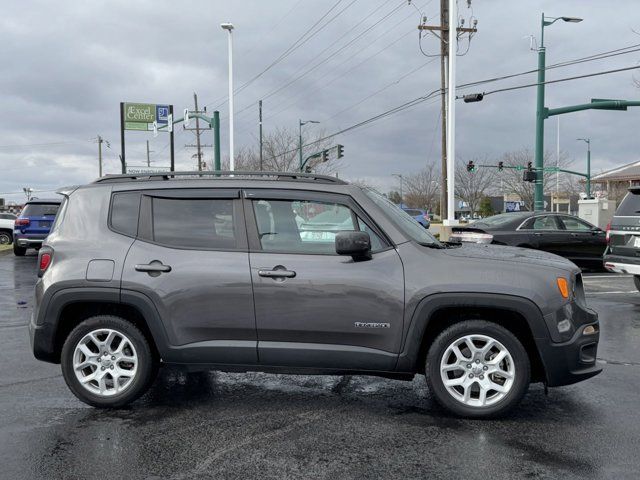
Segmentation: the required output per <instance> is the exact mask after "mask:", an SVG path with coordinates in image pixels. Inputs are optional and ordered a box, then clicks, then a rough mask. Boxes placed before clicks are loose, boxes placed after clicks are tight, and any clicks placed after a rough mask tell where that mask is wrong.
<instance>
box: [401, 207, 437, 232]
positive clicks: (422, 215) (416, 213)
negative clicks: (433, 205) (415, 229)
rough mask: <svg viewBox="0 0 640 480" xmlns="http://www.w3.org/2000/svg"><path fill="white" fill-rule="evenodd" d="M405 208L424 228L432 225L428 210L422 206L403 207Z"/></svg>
mask: <svg viewBox="0 0 640 480" xmlns="http://www.w3.org/2000/svg"><path fill="white" fill-rule="evenodd" d="M403 210H404V211H405V212H407V213H408V214H409V215H410V216H412V217H413V218H415V219H416V220H417V222H418V223H419V224H420V225H422V226H423V227H424V228H429V226H430V225H431V218H430V217H429V213H428V212H427V211H426V210H422V209H420V208H403Z"/></svg>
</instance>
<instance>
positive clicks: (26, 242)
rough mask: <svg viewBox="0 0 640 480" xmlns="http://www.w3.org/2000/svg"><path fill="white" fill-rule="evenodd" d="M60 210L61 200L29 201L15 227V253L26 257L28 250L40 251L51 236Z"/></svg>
mask: <svg viewBox="0 0 640 480" xmlns="http://www.w3.org/2000/svg"><path fill="white" fill-rule="evenodd" d="M59 208H60V200H57V199H52V200H44V199H33V200H29V201H28V202H27V203H26V204H25V206H24V208H23V209H22V212H20V215H19V216H18V218H16V221H15V223H14V226H13V253H14V254H16V255H17V256H18V257H22V256H24V254H25V253H27V249H28V248H35V249H39V248H40V247H41V246H42V241H43V240H44V239H45V238H46V237H47V235H49V231H50V230H51V225H53V221H54V220H55V219H56V214H57V213H58V209H59Z"/></svg>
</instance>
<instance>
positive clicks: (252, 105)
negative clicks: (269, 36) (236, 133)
mask: <svg viewBox="0 0 640 480" xmlns="http://www.w3.org/2000/svg"><path fill="white" fill-rule="evenodd" d="M403 5H404V0H403V1H402V2H401V3H400V4H399V5H398V6H396V7H394V8H393V9H392V10H391V11H390V12H388V13H387V14H386V15H385V16H383V17H382V18H381V19H380V20H378V21H377V22H375V23H374V24H372V25H370V26H369V27H368V28H367V29H365V30H364V31H362V32H361V33H360V34H358V35H357V36H356V37H354V38H352V39H351V40H350V41H349V42H347V43H346V44H344V45H343V46H342V47H340V48H339V49H338V50H336V51H334V52H333V53H331V54H330V55H328V56H327V57H326V58H325V59H323V60H321V61H319V62H318V63H316V64H315V65H314V66H312V67H311V68H310V69H308V70H307V71H305V72H304V73H302V74H301V75H298V76H297V77H295V78H293V79H291V80H290V81H288V82H287V83H285V84H284V85H282V86H280V87H278V88H276V89H274V90H272V91H271V92H269V93H267V94H265V95H261V96H260V98H261V99H262V100H266V99H268V98H270V97H272V96H273V95H276V94H277V93H279V92H281V91H282V90H284V89H285V88H287V87H289V86H291V85H293V84H294V83H296V82H297V81H298V80H300V79H302V78H304V77H306V76H307V75H309V74H310V73H311V72H313V71H314V70H315V69H317V68H318V67H319V66H321V65H322V64H324V63H326V62H328V61H329V60H331V59H332V58H334V57H335V56H336V55H337V54H339V53H340V52H341V51H343V50H344V49H345V48H347V47H348V46H350V45H352V44H353V43H354V42H355V41H357V40H358V39H360V38H361V37H362V36H363V35H364V34H366V33H367V32H369V31H370V30H371V29H373V28H374V27H376V26H377V25H378V24H380V23H381V22H382V21H384V20H386V19H387V18H388V17H390V16H391V15H393V14H394V13H396V12H397V11H398V10H399V9H400V8H402V6H403ZM254 105H255V102H252V103H251V104H249V105H247V106H246V107H244V108H242V109H241V110H239V111H238V112H237V114H240V113H242V112H244V111H246V110H248V109H250V108H253V107H254Z"/></svg>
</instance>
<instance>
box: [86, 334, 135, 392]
mask: <svg viewBox="0 0 640 480" xmlns="http://www.w3.org/2000/svg"><path fill="white" fill-rule="evenodd" d="M138 363H139V362H138V355H137V352H136V349H135V347H134V346H133V342H132V341H131V340H130V339H129V338H128V337H127V336H126V335H124V334H123V333H121V332H118V331H117V330H113V329H109V328H101V329H98V330H93V331H92V332H89V333H87V334H86V335H85V336H84V337H82V339H81V340H80V341H79V342H78V344H77V345H76V347H75V349H74V352H73V371H74V373H75V375H76V378H77V379H78V381H79V382H80V384H81V385H82V386H83V387H84V388H85V389H86V390H88V391H89V392H91V393H93V394H94V395H99V396H102V397H109V396H113V395H116V394H119V393H122V392H123V391H124V390H126V389H127V388H128V387H129V386H131V384H132V383H133V380H134V379H135V376H136V373H137V371H138Z"/></svg>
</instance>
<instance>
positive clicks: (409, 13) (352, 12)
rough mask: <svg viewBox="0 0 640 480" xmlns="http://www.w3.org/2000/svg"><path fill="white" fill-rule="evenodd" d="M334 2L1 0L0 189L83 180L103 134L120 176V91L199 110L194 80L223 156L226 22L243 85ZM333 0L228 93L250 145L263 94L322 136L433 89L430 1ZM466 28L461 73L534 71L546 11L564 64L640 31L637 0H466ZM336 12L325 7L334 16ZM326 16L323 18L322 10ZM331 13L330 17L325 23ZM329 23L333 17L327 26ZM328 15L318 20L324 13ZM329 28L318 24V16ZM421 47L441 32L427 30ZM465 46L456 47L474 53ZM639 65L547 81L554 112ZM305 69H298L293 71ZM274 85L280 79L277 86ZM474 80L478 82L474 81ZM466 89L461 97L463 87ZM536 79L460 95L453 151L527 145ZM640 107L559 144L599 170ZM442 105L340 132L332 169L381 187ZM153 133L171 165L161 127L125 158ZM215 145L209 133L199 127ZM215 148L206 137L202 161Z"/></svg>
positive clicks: (613, 64) (554, 58)
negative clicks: (421, 26) (421, 29)
mask: <svg viewBox="0 0 640 480" xmlns="http://www.w3.org/2000/svg"><path fill="white" fill-rule="evenodd" d="M336 2H337V0H270V1H264V0H233V1H232V0H208V1H204V0H202V1H190V0H185V1H181V2H175V1H172V2H170V1H166V0H154V1H151V0H109V1H106V0H103V1H98V0H92V1H90V2H79V1H70V0H59V1H56V2H51V1H45V0H41V1H36V0H4V1H3V2H2V6H3V9H2V10H3V11H2V16H1V17H0V60H2V65H3V68H2V74H1V75H0V105H2V116H1V117H0V194H1V195H0V196H2V197H5V198H6V199H8V200H20V199H22V198H23V195H22V194H21V193H15V192H21V191H22V188H23V187H25V186H29V187H31V188H33V189H34V190H37V191H43V192H42V193H41V196H46V195H47V192H45V191H46V190H52V189H55V188H56V187H59V186H61V185H68V184H77V183H83V182H87V181H91V180H92V179H94V178H95V177H97V174H98V166H97V145H96V143H95V137H96V136H97V135H98V134H100V135H102V136H103V137H104V138H105V139H106V140H108V141H109V142H110V145H111V148H110V149H108V148H105V150H104V169H105V172H106V173H119V169H120V164H119V160H118V154H119V153H120V146H119V145H120V138H119V137H120V133H119V102H121V101H130V102H148V103H167V104H173V105H174V106H175V108H176V111H178V112H181V111H182V110H183V109H184V108H185V107H191V106H192V101H193V97H192V95H193V92H197V93H198V96H199V100H200V103H201V105H202V104H206V105H207V108H208V110H209V111H211V110H212V109H214V108H216V107H218V108H219V110H220V112H221V115H222V117H223V120H224V121H223V129H222V132H221V134H222V154H223V156H224V155H226V153H227V152H228V129H227V123H226V117H227V104H226V103H224V102H225V99H226V92H227V37H226V32H224V31H223V30H222V29H221V28H220V26H219V25H220V23H221V22H225V21H229V22H232V23H234V25H235V27H236V29H235V30H234V42H235V45H234V47H235V48H234V61H235V82H236V86H240V85H242V84H243V83H245V82H247V81H248V80H250V79H252V78H253V77H255V76H256V75H257V74H259V73H261V72H262V71H263V70H265V68H266V67H268V66H269V65H270V64H271V63H272V62H274V60H276V59H278V57H280V56H281V55H282V54H283V53H284V52H286V51H287V50H288V49H290V47H291V46H292V45H295V42H296V40H298V39H299V38H300V37H301V36H302V35H304V34H305V32H308V31H309V29H310V28H311V27H312V26H313V25H314V24H315V23H316V22H317V21H318V20H319V19H320V18H321V17H322V16H323V15H324V14H325V13H326V12H327V11H328V10H329V9H330V8H331V7H333V6H334V5H336ZM411 3H412V4H411V5H409V4H408V2H407V1H406V0H405V1H400V0H355V1H354V0H342V1H340V2H338V3H337V5H336V6H335V8H334V9H333V10H331V12H330V13H329V14H328V15H327V16H326V17H325V19H324V21H322V22H321V23H320V24H318V26H317V27H316V29H315V30H312V32H314V31H316V30H318V28H320V27H322V28H321V30H319V31H318V32H317V33H316V34H314V35H312V36H310V35H307V37H304V38H308V40H307V41H306V42H305V43H304V44H303V45H302V46H300V47H299V48H297V49H295V50H294V51H292V52H291V53H290V54H289V55H287V56H286V58H284V59H283V60H281V61H280V62H278V63H277V64H276V65H274V66H273V67H272V68H270V69H269V70H268V71H266V72H265V73H263V74H262V75H261V76H260V77H259V78H258V79H257V80H255V81H253V82H251V83H250V84H249V85H247V86H246V88H244V89H243V90H242V91H241V92H239V93H238V94H237V96H236V100H235V101H236V112H237V113H236V145H237V147H236V148H240V147H242V146H254V147H255V146H256V144H257V132H258V127H257V101H258V99H260V98H264V99H265V100H264V117H265V122H264V128H265V131H267V132H268V131H271V130H273V129H274V128H276V127H277V126H283V127H289V128H297V122H298V119H299V118H302V119H313V120H318V121H320V122H321V124H320V125H310V126H309V128H314V129H322V130H323V131H324V132H326V133H328V134H330V133H334V132H336V131H339V130H341V129H344V128H347V127H349V126H351V125H354V124H357V123H359V122H361V121H362V120H366V119H368V118H370V117H373V116H375V115H377V114H379V113H381V112H384V111H386V110H388V109H390V108H393V107H395V106H398V105H401V104H403V103H405V102H407V101H409V100H412V99H414V98H417V97H419V96H421V95H425V94H427V93H429V92H432V91H433V90H435V89H437V88H439V85H440V83H439V79H440V76H439V61H438V59H437V58H435V59H434V58H430V57H426V56H424V55H423V54H422V53H421V52H420V49H419V45H418V33H417V30H416V26H417V24H418V23H419V19H420V17H421V14H420V13H419V12H422V15H426V16H427V18H428V23H438V12H439V0H431V1H429V0H412V2H411ZM459 4H460V5H459V6H460V15H461V17H462V18H465V20H466V21H467V24H468V22H469V19H470V18H473V17H475V18H476V19H477V20H478V30H479V31H478V33H477V34H476V36H475V37H474V38H473V40H472V42H471V45H470V48H469V51H468V53H467V54H466V55H464V56H460V57H458V84H463V83H468V82H473V81H477V80H484V79H487V78H492V77H498V76H502V75H508V74H513V73H519V72H523V71H527V70H530V69H534V68H536V54H535V53H534V52H532V51H531V50H530V40H529V36H530V35H535V36H539V23H540V14H541V12H543V11H544V12H545V13H546V14H547V15H551V16H561V15H568V16H576V17H582V18H584V21H583V22H582V23H577V24H573V23H563V22H557V23H556V24H554V25H553V26H551V27H549V28H547V29H546V31H545V45H546V47H547V63H548V64H553V63H559V62H564V61H569V60H573V59H578V58H583V57H587V56H590V55H593V54H597V53H601V52H606V51H610V50H614V49H619V48H624V47H628V46H631V45H636V44H640V35H638V34H636V33H635V32H634V30H635V31H640V4H639V3H638V2H637V0H635V1H634V0H610V1H607V2H605V1H595V0H591V1H584V0H580V1H578V0H575V1H568V0H567V1H563V2H557V1H551V0H549V1H527V2H524V1H514V0H473V1H472V9H469V8H467V1H466V0H464V1H463V0H460V2H459ZM334 17H335V18H334ZM332 18H333V19H332ZM331 19H332V20H331ZM328 20H331V21H330V22H329V23H327V21H328ZM325 24H326V25H325ZM323 25H324V26H323ZM422 47H423V50H424V51H425V53H436V52H437V49H438V42H437V40H436V39H435V38H434V37H431V36H427V37H425V38H424V39H423V41H422ZM466 47H467V45H466V43H463V44H461V45H460V50H461V51H464V50H466ZM639 59H640V51H639V52H633V53H630V54H625V55H619V56H615V57H609V58H606V59H602V60H597V61H589V62H583V63H580V64H576V65H571V66H568V67H563V68H556V69H553V70H550V71H549V72H548V74H547V80H553V79H559V78H564V77H570V76H575V75H582V74H588V73H593V72H598V71H603V70H611V69H615V68H621V67H628V66H634V65H638V64H639V63H638V60H639ZM634 76H635V78H638V79H640V72H638V71H627V72H622V73H616V74H612V75H606V76H599V77H592V78H586V79H581V80H575V81H571V82H564V83H558V84H554V85H550V86H548V88H547V105H548V106H549V107H556V106H564V105H571V104H576V103H585V102H588V101H589V99H590V98H594V97H595V98H622V99H638V98H640V89H638V87H637V86H636V85H635V84H634ZM298 77H300V78H298ZM533 82H535V75H533V74H530V75H524V76H519V77H515V78H513V79H511V80H507V81H501V82H496V83H491V84H484V85H481V86H479V87H477V90H480V91H482V90H486V91H488V90H492V89H496V88H503V87H509V86H515V85H522V84H528V83H533ZM283 87H284V88H283ZM469 91H473V90H469ZM462 93H467V90H465V91H464V92H462ZM534 120H535V88H527V89H521V90H515V91H511V92H504V93H496V94H494V95H488V96H487V97H486V98H485V99H484V101H483V102H481V103H473V104H464V103H459V104H458V108H457V143H456V144H457V151H458V155H459V156H461V157H463V158H471V157H484V156H488V157H495V156H498V155H500V154H501V153H503V152H505V151H509V150H515V149H521V148H532V146H533V142H534ZM639 124H640V109H639V110H634V109H630V110H629V111H628V112H604V111H603V112H597V111H586V112H581V113H574V114H571V115H565V116H563V117H562V119H561V128H560V132H561V133H560V142H561V149H562V150H563V152H565V153H566V155H567V156H569V157H570V158H572V159H574V163H573V166H574V167H575V168H576V169H582V168H584V167H583V164H584V156H585V152H584V147H585V146H584V144H582V143H580V142H577V141H576V140H575V139H576V138H577V137H590V138H591V139H592V146H593V168H594V171H596V172H598V171H601V170H604V169H608V168H612V167H614V166H616V165H620V164H624V163H628V162H632V161H637V160H640V158H638V153H637V152H638V125H639ZM439 135H440V132H439V102H438V100H437V99H434V100H433V101H427V102H423V103H421V104H419V105H417V106H415V107H413V108H411V109H408V110H405V111H403V112H401V113H398V114H396V115H393V116H390V117H387V118H385V119H383V120H380V121H377V122H374V123H371V124H368V125H367V126H365V127H363V128H359V129H355V130H352V131H349V132H348V133H345V134H342V135H339V136H337V137H335V138H334V141H335V143H341V144H344V145H345V150H346V157H345V159H344V160H345V161H344V164H343V168H342V170H341V171H340V175H341V177H345V178H352V179H356V178H357V179H368V181H370V182H371V183H373V184H375V185H377V186H379V187H380V188H383V189H388V188H391V187H393V186H394V181H395V179H394V178H393V177H392V176H391V174H392V173H396V172H405V173H411V172H415V171H417V170H419V169H420V168H422V167H423V166H424V165H425V164H426V163H428V162H433V161H437V160H438V158H439V155H440V148H439V145H440V141H439ZM145 140H150V142H151V150H153V151H154V153H153V154H152V160H153V163H154V165H156V166H163V165H168V162H169V149H168V137H167V135H166V134H160V135H159V136H158V137H157V138H154V137H153V135H152V134H151V133H143V132H129V133H127V160H128V163H130V164H143V163H144V161H145V148H146V147H145ZM546 140H547V145H546V146H547V147H548V148H549V149H550V150H551V151H555V145H556V119H555V118H554V119H551V120H549V121H547V126H546ZM175 143H176V162H177V168H179V169H193V167H194V165H195V163H194V160H193V159H192V158H191V155H192V154H193V153H194V151H193V149H188V148H185V147H184V145H185V144H188V143H193V134H191V133H190V132H183V131H182V130H181V129H177V133H176V140H175ZM207 143H210V141H208V140H207ZM211 157H212V151H211V149H208V150H206V152H205V158H206V159H207V160H209V159H210V158H211Z"/></svg>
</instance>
